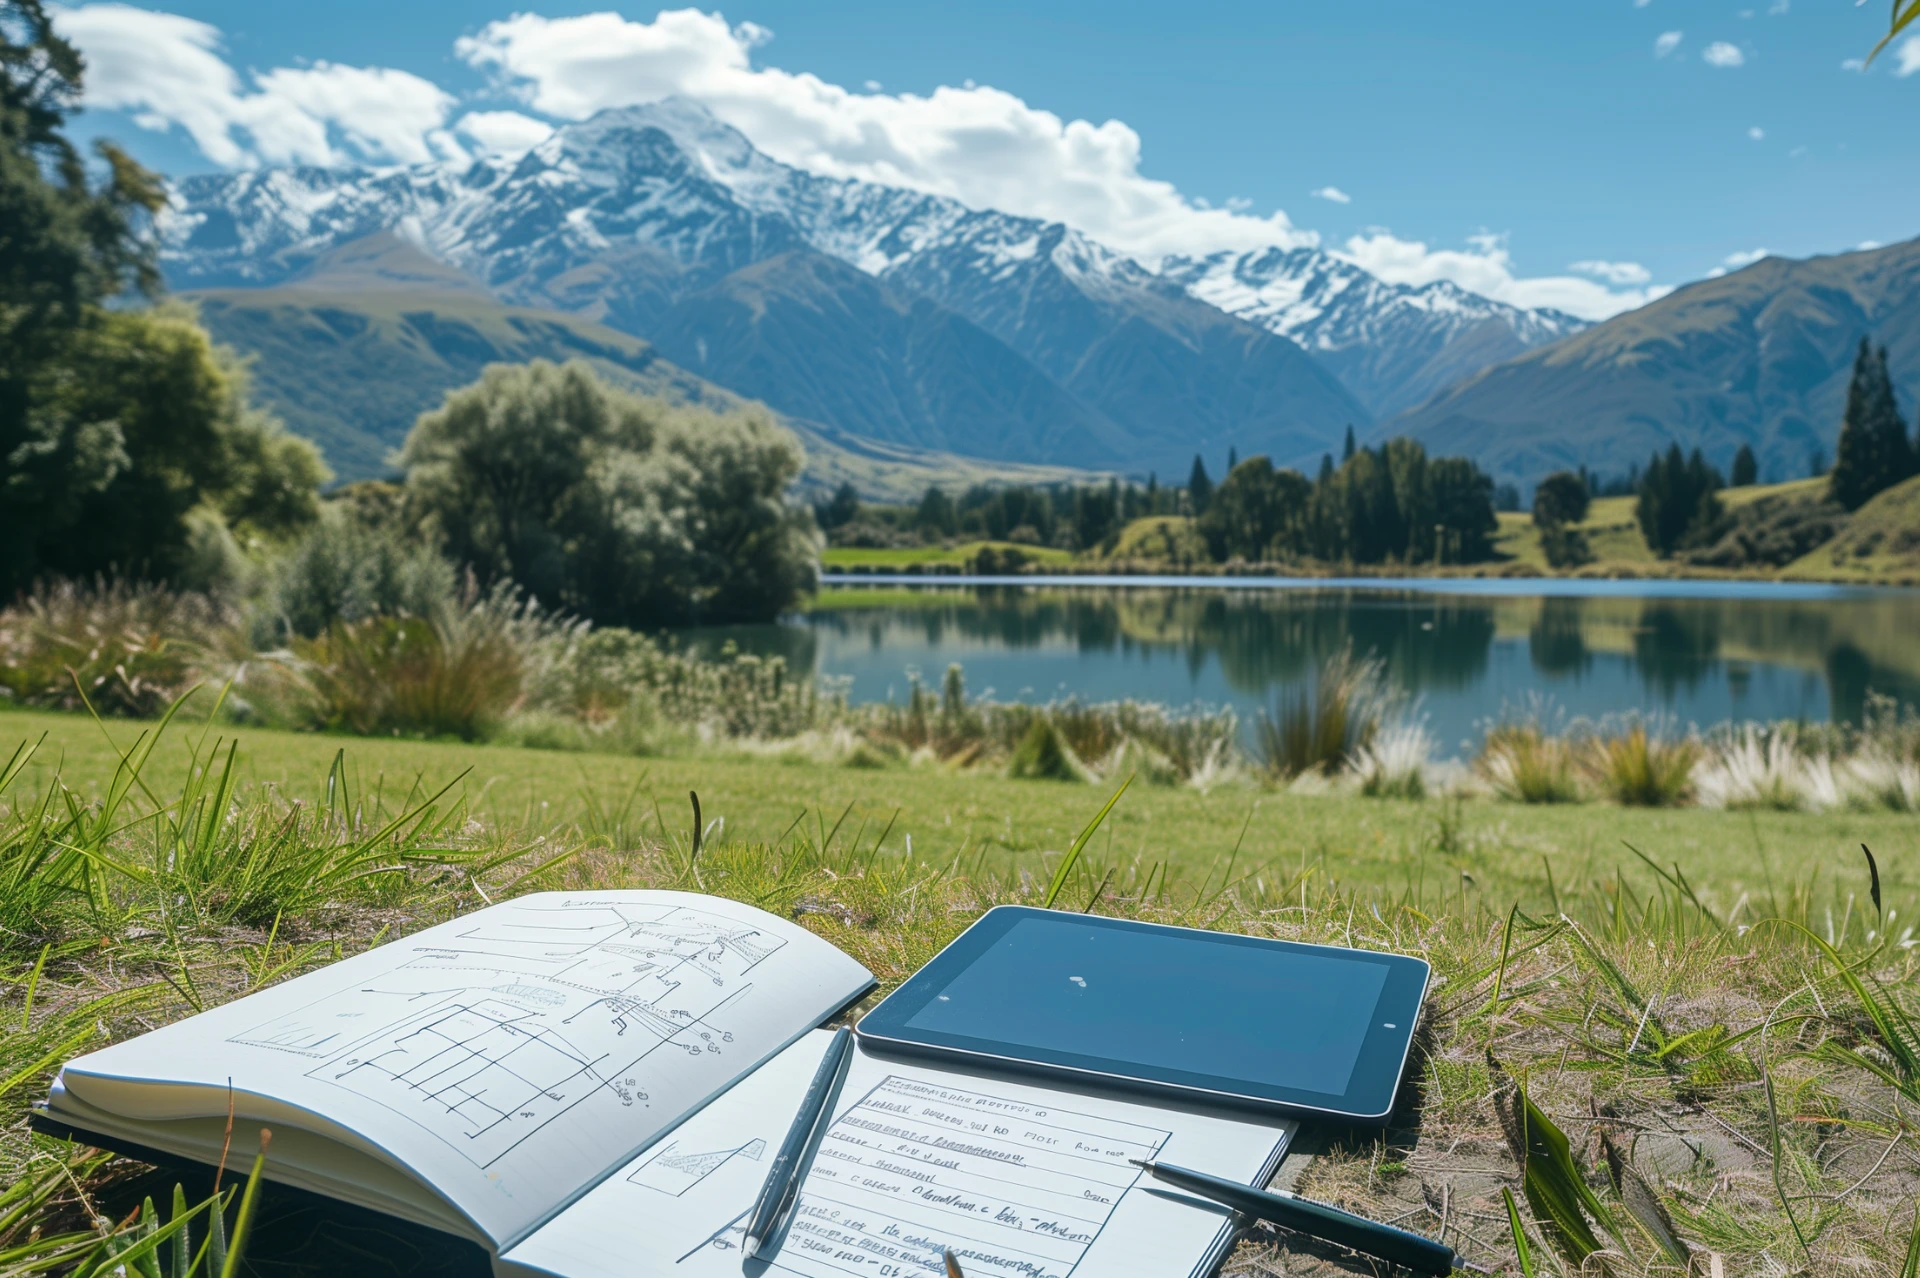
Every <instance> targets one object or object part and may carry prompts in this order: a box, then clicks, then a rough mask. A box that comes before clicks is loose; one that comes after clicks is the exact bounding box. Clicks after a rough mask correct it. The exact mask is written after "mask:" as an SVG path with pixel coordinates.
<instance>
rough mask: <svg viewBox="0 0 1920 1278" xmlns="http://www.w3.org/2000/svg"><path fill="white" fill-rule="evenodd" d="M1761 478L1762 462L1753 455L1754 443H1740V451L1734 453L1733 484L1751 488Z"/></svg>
mask: <svg viewBox="0 0 1920 1278" xmlns="http://www.w3.org/2000/svg"><path fill="white" fill-rule="evenodd" d="M1759 479H1760V463H1759V461H1758V459H1756V458H1755V457H1754V455H1753V445H1752V444H1742V445H1740V451H1739V452H1737V453H1735V454H1734V455H1733V486H1734V487H1735V488H1750V487H1752V486H1753V485H1754V484H1755V483H1757V482H1759Z"/></svg>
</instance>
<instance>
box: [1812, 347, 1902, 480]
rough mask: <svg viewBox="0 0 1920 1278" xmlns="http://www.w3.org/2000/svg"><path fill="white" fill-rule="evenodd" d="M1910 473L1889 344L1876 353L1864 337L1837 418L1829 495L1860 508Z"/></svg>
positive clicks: (1855, 357)
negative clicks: (1844, 404)
mask: <svg viewBox="0 0 1920 1278" xmlns="http://www.w3.org/2000/svg"><path fill="white" fill-rule="evenodd" d="M1913 473H1914V455H1913V445H1912V443H1911V442H1910V441H1909V440H1908V439H1907V425H1906V423H1905V422H1903V421H1902V420H1901V419H1900V408H1899V405H1898V403H1897V402H1896V401H1895V399H1894V394H1893V379H1892V377H1891V376H1889V375H1888V372H1887V348H1886V347H1884V346H1883V347H1881V348H1880V349H1879V350H1878V351H1877V352H1876V351H1875V350H1874V349H1873V344H1872V342H1870V341H1869V340H1868V339H1866V338H1864V337H1863V338H1861V339H1860V350H1859V353H1858V354H1857V355H1855V356H1854V360H1853V379H1852V380H1851V381H1850V382H1848V384H1847V407H1846V411H1845V413H1844V414H1843V415H1842V417H1841V419H1840V442H1839V444H1838V446H1837V447H1836V448H1835V450H1834V461H1833V473H1832V475H1831V476H1830V477H1829V478H1828V480H1827V495H1828V496H1829V497H1830V498H1832V500H1834V501H1836V502H1838V503H1839V504H1840V505H1841V506H1844V507H1845V508H1846V509H1848V510H1858V509H1859V508H1860V507H1861V506H1863V505H1865V504H1866V503H1867V501H1868V500H1869V499H1870V498H1872V497H1873V496H1874V494H1876V493H1878V492H1880V491H1882V490H1883V489H1886V488H1891V487H1892V486H1893V485H1895V484H1897V483H1899V482H1900V481H1901V480H1903V479H1906V478H1907V477H1908V476H1910V475H1912V474H1913Z"/></svg>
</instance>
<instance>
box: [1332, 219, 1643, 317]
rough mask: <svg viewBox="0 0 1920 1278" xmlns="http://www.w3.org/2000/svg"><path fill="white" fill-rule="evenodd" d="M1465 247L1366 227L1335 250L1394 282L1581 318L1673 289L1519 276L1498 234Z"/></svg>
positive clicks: (1562, 277) (1624, 307) (1566, 277)
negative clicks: (1448, 287)
mask: <svg viewBox="0 0 1920 1278" xmlns="http://www.w3.org/2000/svg"><path fill="white" fill-rule="evenodd" d="M1468 245H1469V247H1468V248H1466V249H1436V248H1431V247H1429V246H1428V245H1426V244H1423V243H1421V242H1419V241H1417V240H1403V239H1400V238H1399V237H1397V236H1395V235H1393V234H1392V233H1390V232H1388V231H1384V230H1379V229H1375V230H1370V231H1368V232H1367V233H1366V234H1364V235H1356V236H1353V237H1352V238H1350V239H1348V240H1347V242H1346V244H1345V245H1343V246H1342V247H1341V248H1340V249H1338V250H1335V253H1336V256H1339V257H1344V258H1346V259H1347V260H1348V261H1351V262H1353V263H1354V264H1355V265H1357V266H1361V267H1364V268H1365V269H1366V270H1369V271H1371V272H1373V273H1374V274H1375V275H1378V276H1379V277H1380V278H1381V279H1384V280H1389V281H1391V282H1393V283H1396V284H1412V285H1416V286H1417V285H1421V284H1431V283H1433V282H1434V281H1435V280H1450V281H1452V282H1453V283H1455V284H1458V285H1459V286H1460V287H1462V288H1465V289H1470V290H1472V291H1473V292H1475V293H1480V294H1482V295H1484V296H1486V297H1491V298H1495V299H1497V300H1499V301H1502V302H1511V303H1512V304H1513V305H1515V306H1551V307H1556V308H1558V309H1560V310H1563V311H1568V312H1571V313H1572V314H1575V315H1579V316H1581V317H1583V318H1585V319H1604V318H1606V317H1607V316H1609V315H1617V314H1619V313H1620V312H1621V311H1626V310H1632V309H1633V308H1634V307H1636V306H1642V305H1645V304H1646V303H1648V302H1651V301H1653V300H1654V299H1655V298H1657V297H1663V296H1665V295H1666V294H1667V293H1669V292H1671V291H1672V290H1671V289H1669V288H1666V287H1663V286H1652V287H1645V288H1627V289H1613V288H1609V287H1607V286H1606V285H1604V284H1601V283H1598V282H1596V281H1594V280H1591V279H1580V278H1578V277H1576V276H1572V275H1550V276H1535V277H1531V278H1528V277H1521V276H1519V275H1516V274H1515V272H1514V269H1513V258H1512V255H1511V254H1510V253H1509V252H1508V250H1507V243H1506V237H1505V236H1503V235H1491V234H1481V235H1474V236H1469V237H1468Z"/></svg>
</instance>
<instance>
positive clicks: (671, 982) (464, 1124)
mask: <svg viewBox="0 0 1920 1278" xmlns="http://www.w3.org/2000/svg"><path fill="white" fill-rule="evenodd" d="M785 943H786V942H785V941H784V940H782V939H781V938H779V937H775V936H769V935H767V934H765V933H762V932H760V931H759V930H757V929H755V928H753V927H751V926H747V925H744V924H742V923H740V922H739V921H737V920H733V919H728V918H725V917H724V916H721V915H718V914H711V913H707V912H705V911H701V910H694V909H688V908H685V907H683V906H677V905H663V904H657V903H656V904H648V903H642V902H637V901H628V902H621V901H618V900H615V901H608V900H606V899H605V898H596V899H583V900H577V901H576V900H567V899H564V898H563V899H561V900H559V901H557V902H549V903H542V904H540V905H533V904H528V905H525V906H523V907H522V908H521V909H519V910H516V911H513V912H511V913H508V914H505V915H495V916H493V917H492V918H480V919H476V920H475V921H474V925H473V926H472V927H471V928H470V929H469V930H467V931H464V932H460V933H458V934H457V935H456V936H455V937H454V938H453V939H452V940H450V941H442V942H441V943H439V944H435V945H431V946H415V947H405V946H396V947H395V953H396V957H397V958H398V959H399V960H400V961H398V962H397V963H396V964H395V966H394V967H393V968H392V969H391V970H390V971H388V972H385V973H383V974H382V975H380V976H378V977H375V978H373V979H371V980H369V981H367V982H366V983H365V984H364V985H363V986H362V987H361V988H358V989H353V990H347V991H342V992H341V993H339V994H336V995H333V996H330V997H328V998H324V999H322V1000H320V1001H318V1002H316V1003H313V1004H309V1005H308V1006H306V1007H304V1008H301V1009H299V1010H298V1011H295V1012H291V1013H288V1014H286V1015H283V1016H280V1017H278V1018H276V1019H274V1020H272V1021H269V1022H268V1023H266V1024H264V1025H260V1026H257V1027H255V1028H254V1029H252V1030H249V1031H247V1032H245V1033H243V1034H239V1035H235V1036H234V1037H233V1038H231V1039H230V1040H229V1041H230V1042H233V1043H238V1044H246V1045H250V1046H255V1047H265V1048H270V1049H273V1050H276V1051H281V1052H289V1053H293V1054H296V1055H300V1056H305V1057H308V1058H310V1059H312V1060H314V1061H315V1062H316V1064H315V1065H314V1066H313V1067H311V1068H310V1069H308V1071H307V1077H309V1078H314V1079H319V1080H323V1081H326V1082H330V1083H332V1084H334V1085H336V1086H339V1087H344V1088H346V1089H348V1090H350V1091H353V1092H356V1093H358V1094H359V1095H361V1096H364V1097H367V1098H368V1099H370V1100H373V1101H375V1102H377V1103H379V1104H380V1105H382V1106H384V1107H386V1108H387V1109H390V1110H392V1111H394V1112H395V1113H397V1114H401V1115H403V1116H405V1117H407V1118H409V1119H411V1120H413V1121H414V1122H416V1123H419V1124H421V1125H422V1126H424V1127H426V1128H427V1129H428V1130H430V1131H432V1132H433V1133H434V1134H435V1135H436V1136H438V1137H439V1138H440V1139H442V1140H444V1141H445V1142H446V1143H448V1144H449V1145H451V1146H453V1147H454V1148H455V1149H457V1150H459V1151H460V1152H461V1154H462V1155H463V1156H465V1157H466V1158H467V1159H469V1160H470V1161H472V1162H473V1163H475V1164H476V1165H478V1166H481V1167H486V1166H488V1165H489V1164H491V1163H492V1162H494V1161H495V1160H496V1159H498V1158H500V1157H501V1156H502V1155H504V1154H506V1153H507V1152H508V1151H509V1150H511V1149H512V1148H513V1147H514V1146H516V1145H517V1144H519V1143H520V1142H521V1141H523V1140H525V1139H526V1138H527V1137H528V1136H530V1135H532V1134H533V1133H534V1132H536V1131H538V1130H540V1128H542V1127H544V1126H545V1125H546V1124H547V1123H549V1122H552V1121H553V1120H554V1119H555V1118H556V1117H558V1116H559V1115H561V1114H563V1113H565V1112H566V1111H567V1110H569V1109H571V1108H572V1107H573V1106H574V1105H576V1104H578V1103H580V1102H581V1101H582V1100H584V1099H586V1098H587V1097H588V1096H591V1095H593V1094H595V1093H597V1092H600V1091H601V1090H602V1089H605V1090H606V1091H607V1092H608V1093H609V1094H610V1095H611V1096H614V1097H617V1098H618V1101H619V1103H620V1104H622V1105H626V1106H632V1105H642V1106H644V1105H645V1104H646V1102H647V1093H646V1091H645V1090H644V1089H643V1088H642V1087H641V1086H640V1085H639V1082H638V1079H637V1071H636V1066H638V1065H639V1063H640V1062H641V1061H643V1060H645V1059H646V1058H647V1057H649V1056H650V1055H652V1054H653V1053H655V1052H659V1051H666V1052H668V1053H670V1054H673V1055H676V1056H677V1054H679V1053H686V1054H687V1056H688V1057H707V1056H711V1055H715V1054H718V1055H724V1054H725V1052H726V1050H727V1047H728V1045H729V1044H731V1043H732V1041H733V1034H732V1031H731V1030H730V1029H729V1028H728V1020H727V1012H726V1009H727V1007H728V1005H729V1004H731V1003H732V1002H734V1001H735V1000H737V999H738V998H740V997H741V996H742V995H744V994H745V993H746V992H747V991H748V990H749V989H751V988H752V983H751V982H750V981H749V980H747V979H746V978H747V974H748V973H750V972H751V971H752V970H753V969H754V968H755V967H756V966H758V965H759V964H760V963H761V962H762V961H763V960H765V959H766V958H767V957H768V956H770V955H771V954H773V953H775V952H776V951H777V950H779V949H780V948H781V946H783V945H784V944H785ZM370 1006H371V1007H372V1008H373V1010H371V1011H369V1007H370Z"/></svg>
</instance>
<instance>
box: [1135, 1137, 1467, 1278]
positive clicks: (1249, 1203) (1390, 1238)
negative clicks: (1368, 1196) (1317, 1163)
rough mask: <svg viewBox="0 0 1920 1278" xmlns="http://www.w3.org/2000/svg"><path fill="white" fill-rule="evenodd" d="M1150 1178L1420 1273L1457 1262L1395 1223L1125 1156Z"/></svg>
mask: <svg viewBox="0 0 1920 1278" xmlns="http://www.w3.org/2000/svg"><path fill="white" fill-rule="evenodd" d="M1127 1161H1128V1162H1130V1163H1132V1164H1133V1165H1134V1166H1135V1167H1139V1168H1142V1169H1144V1170H1145V1171H1146V1173H1147V1174H1148V1175H1149V1176H1152V1177H1153V1178H1154V1179H1155V1180H1160V1181H1165V1182H1166V1183H1167V1184H1169V1185H1176V1186H1178V1187H1179V1188H1181V1189H1184V1190H1186V1191H1187V1192H1188V1193H1190V1194H1198V1195H1199V1196H1200V1197H1202V1198H1208V1199H1211V1200H1212V1201H1214V1202H1217V1203H1221V1204H1223V1205H1225V1206H1228V1207H1231V1208H1233V1209H1234V1210H1235V1211H1237V1212H1241V1213H1243V1214H1245V1215H1248V1216H1253V1217H1256V1218H1257V1219H1260V1220H1269V1221H1272V1222H1273V1223H1274V1224H1276V1225H1281V1226H1284V1227H1285V1228H1287V1229H1293V1230H1297V1231H1299V1232H1300V1233H1303V1234H1308V1235H1311V1236H1312V1237H1314V1238H1319V1239H1322V1240H1324V1241H1326V1242H1330V1243H1338V1244H1340V1245H1341V1246H1342V1247H1351V1248H1352V1249H1353V1250H1355V1251H1358V1252H1364V1253H1365V1254H1367V1255H1369V1256H1376V1257H1378V1258H1379V1259H1381V1260H1386V1261H1391V1262H1392V1263H1394V1264H1396V1265H1404V1266H1406V1267H1407V1268H1408V1269H1412V1270H1415V1271H1416V1272H1419V1273H1423V1274H1450V1273H1452V1272H1453V1271H1454V1269H1455V1268H1457V1267H1459V1264H1458V1262H1457V1261H1456V1259H1455V1257H1454V1254H1453V1248H1451V1247H1448V1246H1447V1245H1446V1244H1444V1243H1437V1242H1435V1241H1434V1240H1433V1239H1431V1238H1427V1237H1424V1236H1422V1235H1420V1234H1415V1233H1410V1232H1408V1231H1407V1230H1404V1229H1395V1228H1394V1227H1393V1226H1392V1225H1382V1224H1380V1223H1379V1222H1377V1221H1372V1220H1368V1219H1367V1218H1366V1217H1364V1216H1356V1215H1354V1214H1353V1213H1352V1212H1345V1211H1341V1210H1340V1209H1339V1208H1338V1207H1329V1206H1327V1205H1326V1204H1325V1203H1316V1202H1314V1201H1313V1200H1312V1199H1309V1198H1297V1197H1295V1196H1294V1195H1292V1194H1289V1193H1285V1192H1269V1191H1267V1190H1264V1189H1255V1188H1254V1187H1253V1186H1251V1185H1241V1184H1237V1183H1235V1182H1234V1181H1231V1180H1223V1179H1222V1178H1220V1177H1218V1176H1209V1175H1207V1174H1206V1173H1205V1172H1197V1171H1190V1170H1188V1169H1187V1168H1185V1167H1174V1166H1171V1165H1169V1164H1167V1163H1156V1162H1153V1161H1151V1160H1143V1159H1139V1158H1130V1159H1128V1160H1127Z"/></svg>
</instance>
